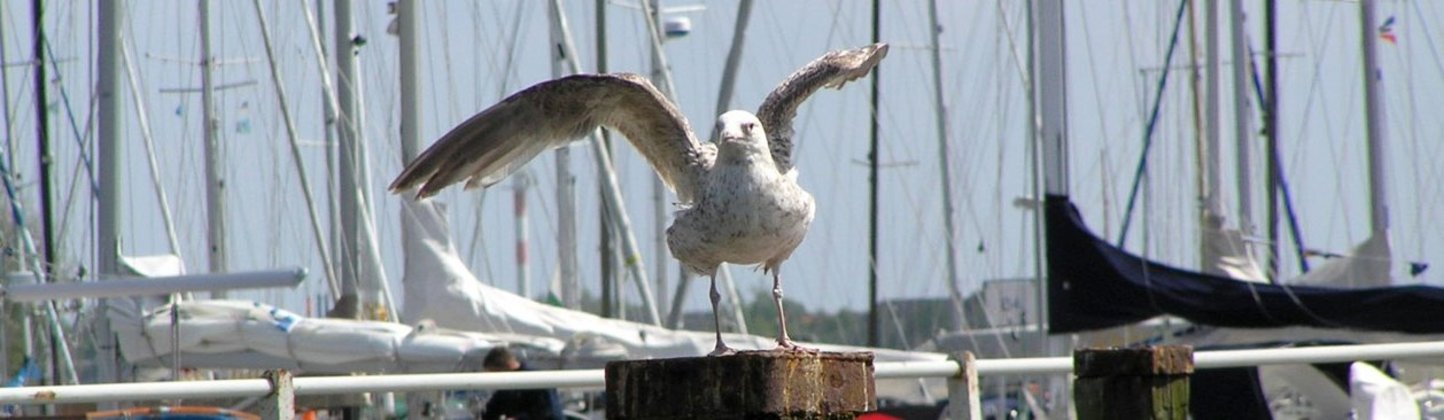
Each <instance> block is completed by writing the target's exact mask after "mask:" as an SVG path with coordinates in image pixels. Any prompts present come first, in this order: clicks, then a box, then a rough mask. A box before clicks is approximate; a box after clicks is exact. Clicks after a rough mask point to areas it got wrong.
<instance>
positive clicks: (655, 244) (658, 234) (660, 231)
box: [646, 0, 678, 306]
mask: <svg viewBox="0 0 1444 420" xmlns="http://www.w3.org/2000/svg"><path fill="white" fill-rule="evenodd" d="M646 1H647V2H648V3H649V5H650V6H651V10H650V11H649V13H647V16H646V18H647V19H651V20H652V23H653V25H654V26H653V27H658V28H660V27H661V26H662V1H661V0H646ZM667 70H668V69H667V67H666V64H665V63H663V57H662V50H661V49H660V48H654V49H652V80H655V81H660V80H663V78H664V77H667V76H666V75H665V73H666V72H667ZM667 80H670V78H669V79H667ZM658 84H659V85H660V88H661V90H662V96H666V97H668V98H671V99H672V102H673V103H677V102H678V101H677V92H676V91H674V90H672V88H673V86H672V84H671V83H658ZM651 178H652V264H653V265H654V267H655V269H656V274H655V276H657V278H656V279H655V280H656V282H657V291H659V292H660V293H659V295H658V298H661V299H665V298H666V296H667V263H668V262H669V261H671V260H672V258H671V257H670V253H669V252H668V250H667V203H666V200H667V187H665V186H663V185H662V177H658V176H654V177H651ZM663 302H665V300H664V301H663ZM663 305H664V306H665V305H666V303H663Z"/></svg>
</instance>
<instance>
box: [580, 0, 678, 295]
mask: <svg viewBox="0 0 1444 420" xmlns="http://www.w3.org/2000/svg"><path fill="white" fill-rule="evenodd" d="M594 7H595V9H596V27H595V28H594V29H595V30H596V32H597V37H596V41H597V44H596V49H597V74H606V73H607V0H597V1H596V4H595V6H594ZM601 132H602V138H601V142H602V149H605V150H606V151H607V155H608V156H610V155H611V154H612V134H611V132H610V131H608V130H607V129H605V128H603V129H602V130H601ZM598 170H599V171H600V170H601V169H600V168H598ZM604 178H605V176H602V177H598V179H604ZM597 189H598V190H600V191H598V193H597V195H599V196H600V195H603V194H606V193H607V186H606V184H605V183H598V185H597ZM597 211H598V212H599V213H601V214H600V217H601V219H600V220H602V222H601V223H598V224H597V227H598V229H599V230H600V232H599V233H600V234H599V235H598V236H600V237H601V248H600V249H601V251H602V255H601V258H598V260H600V261H601V269H602V276H601V280H602V299H601V300H602V311H601V312H602V313H601V315H602V317H603V318H610V317H611V316H612V287H613V284H615V283H616V279H617V268H616V262H617V258H616V255H617V251H616V237H617V235H616V234H615V233H613V228H612V224H611V222H610V220H611V219H610V217H611V216H610V215H608V214H607V211H608V210H607V206H599V207H598V208H597ZM678 286H679V287H680V286H681V285H680V284H679V285H678ZM567 293H568V296H574V295H576V294H577V293H575V292H571V291H568V292H567ZM568 299H569V298H568V297H567V296H563V298H562V300H564V301H566V304H567V307H568V308H571V309H579V308H580V305H579V303H578V301H580V299H573V300H568Z"/></svg>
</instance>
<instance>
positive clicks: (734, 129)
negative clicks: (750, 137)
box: [717, 125, 747, 143]
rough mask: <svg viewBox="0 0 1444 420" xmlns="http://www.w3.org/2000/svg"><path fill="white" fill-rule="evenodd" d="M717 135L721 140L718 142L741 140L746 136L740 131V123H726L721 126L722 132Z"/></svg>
mask: <svg viewBox="0 0 1444 420" xmlns="http://www.w3.org/2000/svg"><path fill="white" fill-rule="evenodd" d="M717 136H718V137H717V138H718V139H720V140H721V141H720V142H719V143H726V142H729V141H741V140H743V139H746V138H747V134H746V133H744V132H743V131H742V127H741V126H740V125H728V126H725V127H722V132H721V133H718V134H717Z"/></svg>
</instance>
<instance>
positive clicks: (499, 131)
mask: <svg viewBox="0 0 1444 420" xmlns="http://www.w3.org/2000/svg"><path fill="white" fill-rule="evenodd" d="M597 126H607V127H611V128H612V129H615V130H617V131H618V132H621V133H622V135H623V136H626V137H627V139H628V140H630V141H631V142H632V145H633V146H636V148H637V150H638V151H640V152H641V153H642V155H643V156H644V157H646V158H647V161H648V162H651V164H652V167H653V168H654V169H656V170H657V173H658V174H659V175H661V177H662V180H663V181H664V182H666V183H667V185H668V186H670V187H672V189H673V190H674V191H676V192H677V196H678V198H679V199H681V200H682V201H683V202H688V201H691V198H692V197H693V196H694V192H696V191H697V189H698V182H700V178H701V175H702V173H703V172H704V171H706V168H707V167H709V166H710V165H711V163H712V158H714V157H715V152H712V151H710V150H705V149H704V147H703V146H701V145H699V144H698V142H697V140H696V138H695V137H694V136H693V135H692V128H691V127H690V126H688V125H687V119H686V117H684V116H683V115H682V113H681V112H678V111H677V107H676V106H675V105H673V104H672V103H671V102H670V101H668V100H667V99H666V98H665V97H663V96H662V94H661V93H660V92H658V91H657V89H656V88H654V87H652V84H651V83H649V82H647V79H645V78H642V77H641V76H637V75H635V74H605V75H575V76H568V77H563V78H560V79H556V80H551V81H547V82H542V83H539V84H537V85H535V86H532V87H529V88H527V89H526V90H523V91H521V92H517V93H516V94H514V95H511V96H510V97H508V98H506V99H505V100H503V101H501V102H500V103H498V104H496V105H493V106H492V107H491V108H487V109H486V110H484V111H481V113H479V114H476V115H475V116H473V117H471V118H470V119H467V120H466V121H465V122H462V123H461V125H458V126H456V128H453V129H451V132H448V133H446V135H444V136H442V137H441V139H440V140H437V141H436V143H435V144H432V145H431V147H430V148H428V149H426V151H425V152H422V153H421V156H418V157H417V158H416V160H414V161H412V162H411V164H409V165H407V166H406V169H405V170H404V171H402V172H401V175H400V176H397V177H396V180H395V181H393V182H392V183H391V191H393V192H401V191H406V190H410V189H411V188H415V187H418V186H419V187H420V189H419V190H418V191H417V197H428V196H431V195H433V194H436V192H437V191H438V190H440V189H442V188H445V187H446V186H448V185H451V184H454V183H457V182H459V181H461V180H463V179H464V180H467V183H466V187H467V188H468V189H470V188H475V187H478V186H481V187H485V186H489V185H491V184H495V183H497V182H499V181H501V180H502V179H503V178H505V177H506V176H507V175H508V174H510V173H512V172H515V171H516V170H517V169H519V168H521V166H522V165H524V164H526V162H527V161H530V160H531V159H532V158H533V157H536V155H537V154H539V153H541V152H543V151H545V150H548V149H551V148H554V147H557V146H562V145H565V144H567V143H569V142H571V141H572V140H574V139H577V138H581V137H583V136H585V135H587V134H588V133H591V132H592V131H593V130H596V129H597Z"/></svg>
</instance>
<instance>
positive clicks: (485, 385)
mask: <svg viewBox="0 0 1444 420" xmlns="http://www.w3.org/2000/svg"><path fill="white" fill-rule="evenodd" d="M1433 357H1444V341H1432V342H1420V343H1392V344H1365V345H1339V346H1317V347H1299V348H1286V349H1255V350H1220V351H1204V352H1197V353H1194V366H1196V367H1197V368H1198V369H1215V368H1229V367H1244V366H1261V365H1279V364H1305V363H1337V362H1347V361H1355V360H1400V359H1420V358H1433ZM976 363H977V365H976V366H977V370H978V375H980V376H989V375H1047V374H1062V373H1070V372H1072V371H1073V359H1072V358H1071V357H1039V358H1019V359H986V360H978V361H977V362H976ZM959 369H960V366H959V365H958V362H956V361H953V360H937V361H916V362H882V363H877V364H875V365H874V371H873V373H874V377H876V378H877V379H900V378H948V377H954V376H957V375H958V372H959ZM292 384H293V387H294V389H295V394H296V395H331V394H347V393H359V392H416V391H435V390H455V389H527V388H601V387H603V386H604V385H605V381H604V378H603V373H602V370H601V369H591V370H561V371H533V372H504V373H438V374H404V375H372V376H324V377H300V378H295V379H294V380H293V382H292ZM270 393H271V386H270V382H268V381H267V380H265V379H231V380H218V381H203V382H139V383H118V384H95V385H65V386H32V387H21V388H0V404H64V403H87V402H102V401H155V400H162V399H194V398H243V397H262V396H266V395H268V394H270Z"/></svg>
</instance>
